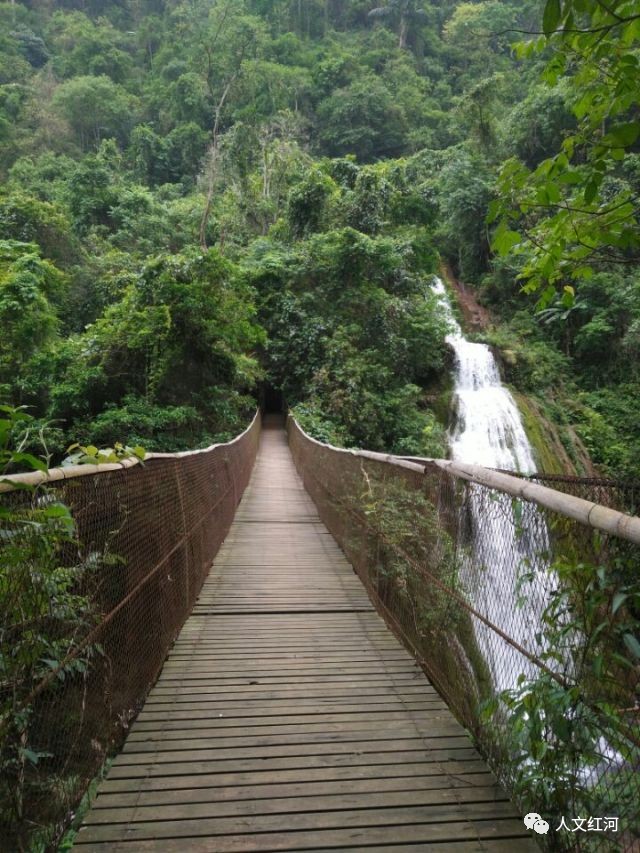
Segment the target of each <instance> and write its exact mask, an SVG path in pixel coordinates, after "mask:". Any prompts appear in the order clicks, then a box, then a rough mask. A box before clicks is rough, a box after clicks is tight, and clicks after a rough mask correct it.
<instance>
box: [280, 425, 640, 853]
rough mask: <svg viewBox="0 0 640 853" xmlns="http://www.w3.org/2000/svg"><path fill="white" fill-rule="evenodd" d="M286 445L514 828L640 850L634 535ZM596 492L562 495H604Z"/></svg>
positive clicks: (540, 506)
mask: <svg viewBox="0 0 640 853" xmlns="http://www.w3.org/2000/svg"><path fill="white" fill-rule="evenodd" d="M288 430H289V441H290V446H291V450H292V453H293V456H294V460H295V462H296V466H297V468H298V471H299V472H300V474H301V475H302V477H303V479H304V483H305V486H306V488H307V490H308V491H309V492H310V494H311V495H312V497H313V499H314V501H315V503H316V505H317V507H318V510H319V512H320V515H321V517H322V519H323V521H324V522H325V524H326V525H327V526H328V528H329V530H330V531H331V532H332V533H333V535H334V536H335V537H336V538H337V540H338V541H339V542H340V544H341V546H342V548H343V549H344V551H345V553H346V555H347V557H348V559H349V560H350V562H351V563H352V565H353V566H354V568H355V570H356V572H357V573H358V575H359V576H360V578H361V579H362V581H363V582H364V584H365V586H366V587H367V588H368V590H369V592H370V594H371V596H372V598H373V600H374V602H376V604H377V605H378V607H379V609H380V611H381V612H382V614H383V615H384V616H385V618H386V619H387V621H388V622H389V623H390V624H391V625H392V626H393V627H394V629H395V630H396V632H397V633H398V634H399V635H400V636H401V637H402V638H403V640H404V641H405V643H406V644H407V645H408V646H409V647H410V648H411V649H412V650H413V651H414V653H415V654H416V656H417V657H418V659H419V660H420V661H421V663H422V664H423V666H424V668H425V670H426V671H427V673H428V675H429V676H430V678H431V680H432V681H433V682H434V684H435V685H436V687H437V688H438V690H439V691H440V693H441V694H442V695H443V697H444V698H445V699H446V701H447V703H448V705H449V706H450V707H451V708H452V710H453V711H454V712H455V713H456V715H457V716H458V718H459V719H460V721H461V722H462V723H463V724H464V725H465V727H466V728H467V729H468V730H469V731H470V732H471V733H472V735H473V737H474V738H475V740H476V742H477V744H478V746H479V748H480V749H481V751H482V752H483V754H484V755H485V756H486V758H487V760H488V761H489V763H490V765H491V766H492V768H493V769H494V771H495V772H496V774H497V776H498V778H499V779H500V781H501V782H502V783H503V784H504V786H505V788H506V789H507V790H508V791H509V792H510V793H511V794H512V795H513V797H514V801H515V802H516V803H517V805H518V807H519V808H520V809H521V811H522V813H523V814H527V813H531V812H535V813H537V814H540V815H542V816H543V818H544V820H546V821H547V823H548V824H549V829H548V832H547V833H546V834H544V835H539V836H534V837H536V838H537V839H538V840H540V841H542V842H543V843H544V844H546V845H547V846H548V847H550V848H552V849H579V850H598V851H600V850H625V851H631V850H637V849H639V845H640V815H639V812H640V729H639V727H638V723H639V722H640V708H639V701H638V689H639V687H640V660H639V659H638V658H636V656H635V655H636V654H637V651H638V649H637V646H636V644H637V628H638V619H639V618H640V601H639V600H638V598H637V597H636V598H634V597H633V595H634V592H633V591H634V590H635V592H636V594H637V590H638V577H639V575H638V570H639V568H640V559H639V554H638V543H640V519H628V518H625V517H623V516H621V515H620V514H619V513H616V512H613V511H612V510H611V509H610V508H604V507H601V506H594V505H593V503H585V502H584V501H580V500H578V499H577V498H573V497H569V496H568V495H566V494H564V493H563V494H560V493H558V491H553V492H551V491H550V490H549V489H541V487H540V485H536V484H533V483H529V482H527V481H525V482H524V483H523V482H522V481H519V480H517V479H515V478H512V477H507V478H505V477H504V475H502V474H498V473H497V472H496V473H495V474H494V472H486V471H485V474H486V476H487V481H484V478H483V482H474V481H473V475H472V474H470V473H468V472H467V471H462V470H461V471H460V472H457V471H455V470H453V469H452V467H451V463H447V462H438V461H435V460H433V461H431V462H428V463H425V462H423V463H422V464H418V463H417V462H415V461H414V462H410V461H406V460H399V459H395V458H393V457H383V456H381V455H380V454H371V453H367V452H357V451H344V450H339V449H337V448H332V447H330V446H328V445H323V444H321V443H319V442H316V441H315V440H313V439H311V438H309V437H308V436H307V435H306V434H305V433H304V432H303V431H302V430H301V429H300V427H299V426H298V425H297V423H296V422H295V421H294V420H293V419H292V418H290V419H289V422H288ZM459 467H460V468H461V469H462V468H464V467H465V466H459ZM466 467H467V468H468V469H471V468H474V467H475V466H466ZM494 479H495V481H496V482H504V483H505V484H506V486H507V487H508V488H510V489H512V494H508V493H506V492H505V491H504V489H502V488H498V487H496V486H491V485H489V482H492V481H494ZM507 481H508V482H507ZM593 485H594V484H590V483H589V482H585V483H584V484H583V486H582V487H581V488H580V489H579V488H578V483H577V482H576V481H575V480H574V481H573V483H572V488H574V489H575V490H576V491H577V492H578V495H580V496H581V497H583V498H588V497H589V496H591V497H593V496H597V497H602V496H603V493H604V492H603V490H605V488H606V486H605V485H604V484H603V482H602V481H598V483H597V484H596V486H597V491H596V492H595V494H594V492H593V491H589V489H590V488H592V487H593ZM523 489H524V490H525V491H526V492H527V494H528V495H529V496H530V497H529V498H528V499H527V498H525V497H522V496H519V495H520V492H521V491H522V490H523ZM627 493H628V492H627ZM531 495H535V498H536V499H535V500H534V499H533V498H532V497H531ZM604 496H605V498H606V497H607V495H606V494H604ZM540 501H542V502H540ZM603 503H605V504H607V505H608V507H612V506H615V505H616V503H619V495H618V494H617V493H616V491H615V490H614V489H612V491H611V493H610V494H609V499H607V500H605V501H603ZM565 508H566V511H565ZM611 531H618V532H622V533H623V534H624V535H616V533H615V532H611ZM625 537H628V538H625ZM630 540H632V541H630ZM532 835H533V833H532Z"/></svg>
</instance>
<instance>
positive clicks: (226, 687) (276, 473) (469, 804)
mask: <svg viewBox="0 0 640 853" xmlns="http://www.w3.org/2000/svg"><path fill="white" fill-rule="evenodd" d="M76 846H77V848H78V850H79V851H93V850H96V851H102V850H105V851H106V850H109V851H114V850H115V851H118V850H121V851H130V853H139V851H140V853H142V851H157V853H173V851H176V853H177V851H180V853H183V851H189V853H224V851H229V853H232V852H233V851H269V850H273V851H276V850H298V851H304V850H309V851H318V850H323V849H324V850H333V851H340V850H368V851H372V850H381V851H382V850H395V849H397V850H400V849H401V850H403V851H404V853H406V851H408V850H411V849H415V850H422V851H424V850H427V851H431V853H438V851H441V853H457V851H460V853H471V851H480V850H482V851H489V853H491V852H492V851H493V853H512V851H513V853H518V851H529V850H530V849H531V845H530V841H529V839H528V838H527V835H526V830H525V828H524V825H523V823H522V821H520V820H519V819H518V817H517V815H516V812H515V811H514V809H513V806H512V805H511V804H510V802H509V801H508V798H507V797H506V795H505V793H504V791H502V789H501V788H500V787H499V786H498V785H497V783H496V781H495V779H494V777H493V776H492V774H491V773H490V772H489V771H488V768H487V767H486V765H485V764H484V762H483V761H482V759H481V758H480V756H479V755H478V753H477V752H476V750H475V749H474V748H473V746H472V744H471V742H470V740H469V738H468V736H467V734H466V733H465V731H464V729H463V728H462V727H461V726H460V725H459V723H458V722H457V721H456V720H455V719H454V718H453V716H452V715H451V713H450V712H449V711H448V709H447V708H446V706H445V704H444V702H443V701H442V698H441V697H440V696H439V695H438V693H437V692H436V690H435V689H434V688H433V687H432V685H431V684H430V683H429V681H428V680H427V678H426V677H425V676H424V674H423V672H422V670H421V669H420V667H419V666H418V665H417V664H416V662H415V661H414V660H413V658H412V657H411V656H410V655H409V654H408V653H407V652H406V650H405V649H403V648H402V647H401V646H400V644H399V643H398V642H397V640H396V639H395V637H394V636H393V635H392V634H391V633H390V632H389V630H388V628H387V626H386V625H385V624H384V622H383V621H382V619H381V618H380V616H379V615H378V614H377V613H376V612H375V610H374V609H373V606H372V604H371V602H370V601H369V599H368V597H367V595H366V592H365V590H364V587H363V586H362V584H361V583H360V580H359V578H358V577H357V575H356V574H355V573H354V572H353V570H352V568H351V567H350V565H349V564H348V562H347V561H346V559H345V557H344V554H343V553H342V551H341V550H340V549H339V547H338V545H337V544H336V542H335V541H334V540H333V538H332V537H331V535H330V534H329V533H328V531H327V530H326V528H325V527H324V526H323V524H322V523H321V522H320V520H319V518H318V516H317V513H316V511H315V508H314V506H313V503H312V502H311V500H310V499H309V497H308V495H307V494H306V492H305V491H304V489H303V487H302V484H301V483H300V480H299V479H298V477H297V474H296V472H295V469H294V467H293V463H292V460H291V457H290V454H289V451H288V447H287V445H286V440H285V438H284V433H283V431H282V430H281V429H274V428H272V425H270V424H269V422H267V425H266V429H265V433H264V435H263V441H262V446H261V450H260V453H259V455H258V461H257V463H256V468H255V471H254V474H253V477H252V481H251V483H250V485H249V487H248V489H247V491H246V493H245V495H244V497H243V500H242V502H241V505H240V507H239V510H238V513H237V515H236V518H235V520H234V523H233V525H232V527H231V530H230V531H229V535H228V536H227V539H226V541H225V542H224V544H223V546H222V548H221V549H220V552H219V554H218V557H217V559H216V561H215V564H214V566H213V568H212V571H211V573H210V576H209V578H208V579H207V581H206V582H205V584H204V586H203V589H202V592H201V595H200V597H199V600H198V602H197V604H196V607H195V608H194V611H193V614H192V615H191V617H190V618H189V619H188V620H187V622H186V624H185V626H184V628H183V630H182V632H181V634H180V637H179V638H178V640H177V641H176V643H175V645H174V647H173V649H172V650H171V652H170V654H169V655H168V658H167V661H166V663H165V666H164V669H163V671H162V673H161V676H160V678H159V680H158V682H157V684H156V685H155V686H154V687H153V689H152V690H151V692H150V694H149V696H148V698H147V702H146V703H145V706H144V708H143V709H142V711H141V713H140V714H139V716H138V719H137V720H136V722H135V723H134V725H133V728H132V731H131V733H130V736H129V738H128V739H127V742H126V744H125V747H124V749H123V751H122V752H121V754H120V755H119V756H117V758H116V759H115V760H114V762H113V764H112V767H111V769H110V772H109V774H108V777H107V779H106V780H105V781H104V782H103V784H102V785H101V786H100V790H99V795H98V798H97V800H96V802H95V804H94V806H93V808H92V810H91V811H90V812H89V814H88V815H87V818H86V820H85V825H84V826H83V828H82V830H81V831H80V833H79V835H78V838H77V841H76Z"/></svg>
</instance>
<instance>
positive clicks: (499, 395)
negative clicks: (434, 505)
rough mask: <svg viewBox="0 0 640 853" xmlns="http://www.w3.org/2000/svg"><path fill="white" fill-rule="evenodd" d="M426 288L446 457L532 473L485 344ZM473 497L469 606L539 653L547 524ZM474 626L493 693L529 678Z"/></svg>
mask: <svg viewBox="0 0 640 853" xmlns="http://www.w3.org/2000/svg"><path fill="white" fill-rule="evenodd" d="M432 289H433V292H434V293H435V294H436V295H437V296H438V297H439V298H440V303H441V305H442V307H443V311H444V312H445V314H446V317H447V320H448V321H449V325H450V328H451V331H450V333H449V334H448V335H447V338H446V340H447V342H448V343H449V345H450V346H451V348H452V349H453V351H454V353H455V357H456V372H455V388H454V392H455V408H456V422H455V425H454V428H453V430H452V432H451V436H450V447H451V456H452V458H453V459H455V460H458V461H461V462H473V463H476V464H478V465H484V466H485V467H487V468H501V469H504V470H511V471H518V472H520V473H521V474H527V473H532V472H533V471H535V469H536V465H535V461H534V458H533V450H532V447H531V444H530V443H529V440H528V438H527V434H526V432H525V430H524V426H523V424H522V419H521V418H520V413H519V411H518V407H517V406H516V403H515V400H514V399H513V397H512V395H511V394H510V393H509V390H508V389H507V388H505V387H504V386H503V385H502V382H501V380H500V372H499V370H498V365H497V364H496V361H495V359H494V357H493V354H492V352H491V350H490V349H489V347H488V346H487V345H486V344H475V343H472V342H471V341H468V340H467V339H466V338H465V337H464V335H463V334H462V329H461V328H460V324H459V323H458V322H457V321H456V320H455V318H454V316H453V313H452V311H451V304H450V302H449V297H448V295H447V292H446V290H445V287H444V284H443V283H442V281H441V280H440V279H439V278H436V279H435V284H434V285H433V288H432ZM479 498H480V495H479V494H474V493H473V487H472V490H471V497H470V511H471V516H472V518H471V521H472V527H473V531H472V549H473V559H471V560H469V561H468V564H467V565H466V566H463V568H462V574H463V578H462V580H463V582H465V581H466V582H467V585H468V588H469V590H472V591H473V594H472V596H471V597H472V603H473V605H474V607H475V608H476V609H477V610H479V611H480V612H481V613H483V614H484V615H485V616H486V617H487V619H489V620H490V621H491V622H492V623H493V624H494V625H497V626H498V627H499V628H501V629H502V630H503V631H504V632H505V633H507V634H508V635H509V636H510V637H512V638H513V639H514V640H516V642H518V643H519V644H520V645H521V646H523V647H524V648H527V649H529V650H530V651H534V652H540V651H541V650H542V646H543V640H542V639H536V638H537V637H540V627H541V619H542V612H543V610H544V607H545V604H546V603H547V602H548V600H549V595H550V593H551V589H552V588H553V587H554V586H555V583H554V579H553V576H551V575H550V574H549V573H548V571H547V568H546V565H547V561H548V560H549V558H550V555H549V534H548V530H547V526H546V523H545V521H544V518H543V517H542V515H541V513H539V512H538V510H537V509H536V508H535V507H534V506H532V505H531V504H526V505H525V506H524V507H523V508H522V509H521V512H522V517H521V518H520V519H519V521H518V520H517V519H516V517H515V514H514V509H513V505H512V502H511V501H510V500H509V498H508V497H507V496H506V495H498V496H496V499H495V502H494V506H493V507H492V511H491V513H490V515H489V517H488V518H483V517H482V513H483V512H485V511H486V502H485V503H484V504H483V503H482V501H481V500H480V499H479ZM478 566H481V567H482V577H481V578H478V577H477V573H478ZM522 567H524V568H525V569H526V570H527V575H526V579H525V580H523V579H522V578H521V577H520V574H521V572H522ZM535 567H537V568H535ZM522 600H524V601H525V602H526V605H525V606H524V607H521V606H520V602H521V601H522ZM473 626H474V632H475V637H476V640H477V643H478V646H479V648H480V651H481V653H482V655H483V657H484V659H485V661H486V663H487V665H488V667H489V671H490V672H491V676H492V679H493V683H494V686H495V687H496V689H497V690H507V689H509V688H513V687H514V686H515V685H516V681H517V678H518V676H519V675H520V673H524V674H525V675H526V676H533V675H535V666H534V665H533V664H532V663H530V662H529V661H528V660H527V659H526V658H525V657H523V656H522V655H520V654H519V653H518V652H517V651H516V650H515V649H512V650H510V649H509V646H505V644H504V642H503V641H502V639H501V638H500V637H499V636H498V635H496V634H495V632H494V631H492V630H491V629H490V628H488V627H487V626H486V625H485V624H484V623H482V622H480V621H479V620H477V619H475V618H474V619H473ZM532 646H533V647H532ZM564 666H565V667H566V666H567V662H565V663H564ZM561 668H562V667H561ZM598 750H599V753H600V755H601V757H602V765H601V766H602V767H607V768H615V767H619V766H621V765H622V764H623V763H624V760H623V758H622V756H621V755H620V753H618V752H617V751H616V750H615V749H613V748H612V747H611V746H610V744H609V743H608V742H607V741H606V739H605V738H604V737H602V738H600V739H599V741H598ZM590 774H591V768H589V767H583V768H582V770H581V776H582V777H583V780H584V781H585V784H590V781H589V780H590V779H591V778H592V777H591V776H590Z"/></svg>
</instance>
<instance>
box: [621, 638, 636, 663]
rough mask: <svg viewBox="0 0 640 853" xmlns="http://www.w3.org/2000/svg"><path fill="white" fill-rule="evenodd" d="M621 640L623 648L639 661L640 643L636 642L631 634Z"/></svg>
mask: <svg viewBox="0 0 640 853" xmlns="http://www.w3.org/2000/svg"><path fill="white" fill-rule="evenodd" d="M623 639H624V644H625V646H626V647H627V648H628V649H629V651H630V652H631V654H632V655H633V656H634V657H635V658H636V659H637V660H640V643H639V642H638V641H637V640H636V638H635V637H634V636H633V634H625V635H624V638H623Z"/></svg>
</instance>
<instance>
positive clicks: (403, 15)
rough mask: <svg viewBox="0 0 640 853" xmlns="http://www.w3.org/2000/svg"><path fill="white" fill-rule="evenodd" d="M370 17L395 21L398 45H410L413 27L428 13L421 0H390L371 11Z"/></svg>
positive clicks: (404, 46)
mask: <svg viewBox="0 0 640 853" xmlns="http://www.w3.org/2000/svg"><path fill="white" fill-rule="evenodd" d="M369 17H370V18H382V19H388V20H391V21H393V23H394V24H396V25H397V27H398V33H399V41H398V46H399V47H401V48H402V49H406V48H407V47H408V42H409V33H410V31H411V27H412V26H413V25H416V24H420V23H422V22H424V21H426V20H427V17H428V16H427V13H426V12H425V10H424V9H421V8H420V6H419V0H389V2H388V3H387V5H386V6H378V7H377V8H375V9H372V10H371V11H370V12H369Z"/></svg>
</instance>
